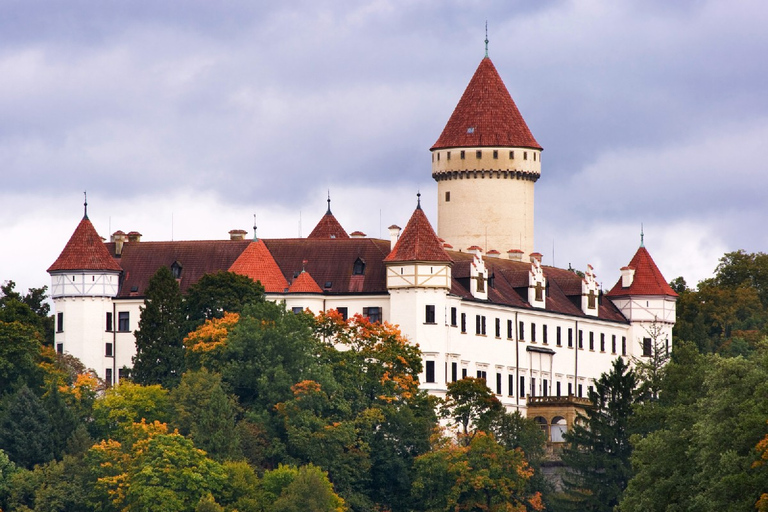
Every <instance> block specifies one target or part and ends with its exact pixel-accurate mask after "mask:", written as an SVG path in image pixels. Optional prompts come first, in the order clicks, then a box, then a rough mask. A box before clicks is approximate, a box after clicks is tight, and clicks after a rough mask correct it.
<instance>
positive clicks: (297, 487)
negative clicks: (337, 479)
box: [263, 464, 347, 512]
mask: <svg viewBox="0 0 768 512" xmlns="http://www.w3.org/2000/svg"><path fill="white" fill-rule="evenodd" d="M263 486H264V489H265V494H264V498H265V501H266V503H265V508H266V509H267V510H270V511H271V512H305V511H310V512H343V511H344V510H347V508H346V506H345V504H344V500H343V499H341V498H340V497H339V496H338V495H337V494H336V493H335V492H334V491H333V485H332V484H331V482H330V481H329V480H328V475H327V474H326V473H325V472H324V471H323V470H322V469H320V468H319V467H317V466H315V465H312V464H309V465H306V466H301V467H298V468H297V467H293V466H283V465H281V466H280V467H278V468H277V469H275V470H272V471H267V472H266V473H264V480H263Z"/></svg>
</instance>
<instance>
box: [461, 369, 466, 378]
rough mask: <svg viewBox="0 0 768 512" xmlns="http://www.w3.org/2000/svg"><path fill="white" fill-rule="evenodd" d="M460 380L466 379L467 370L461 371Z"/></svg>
mask: <svg viewBox="0 0 768 512" xmlns="http://www.w3.org/2000/svg"><path fill="white" fill-rule="evenodd" d="M461 378H462V379H466V378H467V369H466V368H462V369H461Z"/></svg>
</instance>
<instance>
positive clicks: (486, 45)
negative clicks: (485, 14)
mask: <svg viewBox="0 0 768 512" xmlns="http://www.w3.org/2000/svg"><path fill="white" fill-rule="evenodd" d="M485 56H486V58H487V57H488V20H485Z"/></svg>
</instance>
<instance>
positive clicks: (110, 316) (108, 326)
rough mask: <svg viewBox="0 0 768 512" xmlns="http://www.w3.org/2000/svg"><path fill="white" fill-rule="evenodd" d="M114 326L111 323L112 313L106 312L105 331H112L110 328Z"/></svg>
mask: <svg viewBox="0 0 768 512" xmlns="http://www.w3.org/2000/svg"><path fill="white" fill-rule="evenodd" d="M114 328H115V327H114V324H113V323H112V313H111V312H107V332H112V329H114Z"/></svg>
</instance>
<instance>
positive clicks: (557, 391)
mask: <svg viewBox="0 0 768 512" xmlns="http://www.w3.org/2000/svg"><path fill="white" fill-rule="evenodd" d="M555 393H557V396H560V381H557V382H555Z"/></svg>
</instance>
